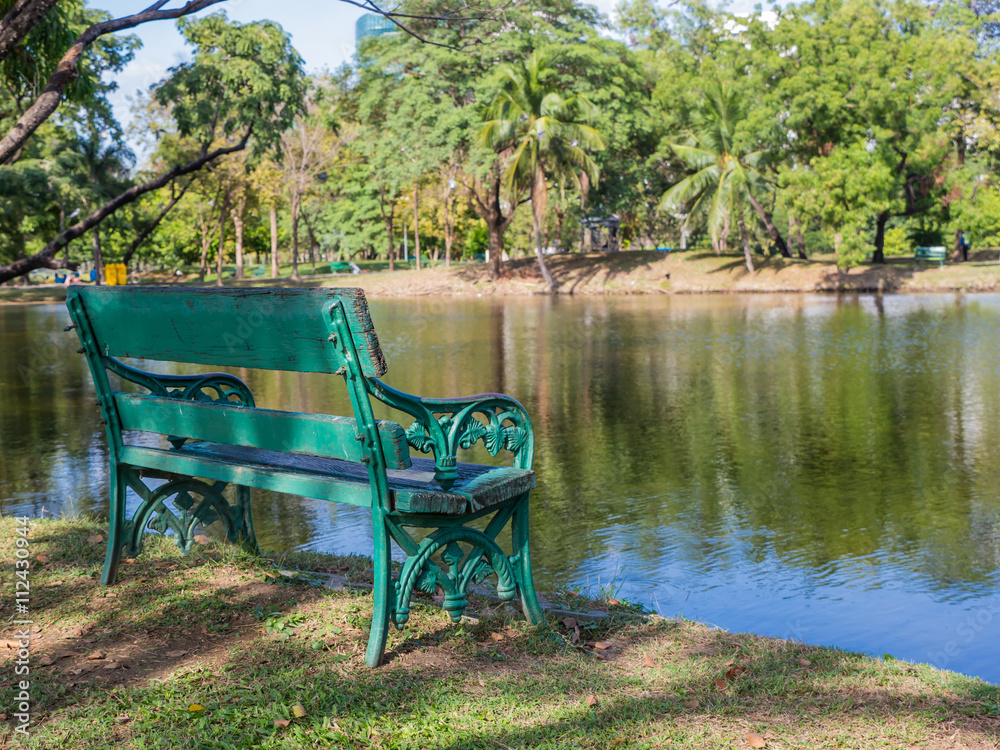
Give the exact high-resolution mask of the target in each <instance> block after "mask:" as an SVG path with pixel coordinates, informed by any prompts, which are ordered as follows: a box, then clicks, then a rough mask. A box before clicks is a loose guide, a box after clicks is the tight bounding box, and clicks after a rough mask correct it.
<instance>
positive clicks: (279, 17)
mask: <svg viewBox="0 0 1000 750" xmlns="http://www.w3.org/2000/svg"><path fill="white" fill-rule="evenodd" d="M150 2H151V0H132V2H128V1H127V0H91V2H90V4H91V5H92V6H94V7H97V8H100V9H102V10H106V11H108V12H109V13H111V14H112V15H113V16H115V17H116V18H120V17H122V16H127V15H131V14H132V13H137V12H139V11H141V10H144V9H145V8H146V7H148V6H149V4H150ZM182 2H183V0H170V2H169V3H168V4H167V6H166V7H168V8H176V7H180V5H182ZM617 2H618V0H593V1H592V4H593V5H596V6H597V8H598V9H599V10H600V11H601V12H602V13H604V14H606V15H610V14H611V13H612V12H613V10H614V6H615V5H617ZM661 2H662V0H661ZM753 4H754V0H734V2H733V3H732V4H731V8H730V9H731V10H733V11H734V12H749V11H750V10H751V8H752V6H753ZM220 10H222V11H225V12H226V15H228V16H229V18H230V19H232V20H236V21H240V22H241V23H247V22H249V21H259V20H263V19H269V20H271V21H275V22H277V23H279V24H281V26H282V27H283V28H284V29H285V31H286V32H288V34H289V35H290V36H291V38H292V45H293V46H294V47H295V49H296V50H298V52H299V54H300V55H302V58H303V60H305V69H306V72H307V73H315V72H319V71H321V70H323V69H324V68H326V69H329V70H334V69H336V68H337V67H338V66H339V65H341V64H342V63H344V62H346V61H348V60H349V59H350V58H351V56H352V55H353V54H354V24H355V22H356V21H357V20H358V18H360V17H361V16H362V15H363V14H364V12H365V11H363V10H361V9H360V8H357V7H355V6H353V5H349V4H347V3H344V2H338V1H337V0H284V2H281V1H279V2H275V0H227V1H226V2H224V3H219V4H218V5H214V6H212V7H210V8H208V9H206V10H205V11H202V13H201V14H198V15H208V14H209V13H216V12H218V11H220ZM130 33H133V34H135V35H137V36H138V37H139V38H140V39H141V40H142V49H140V50H138V51H137V52H136V55H135V59H134V60H133V61H132V62H131V63H130V64H129V65H128V67H126V68H125V70H124V71H122V72H121V73H120V74H118V76H117V77H116V81H117V83H118V87H119V88H118V90H117V91H116V92H115V93H114V94H113V95H112V96H111V97H110V98H111V101H112V104H113V105H114V107H115V115H116V116H117V118H118V121H119V122H120V123H121V124H122V125H123V126H127V125H128V123H129V122H130V121H131V119H132V118H131V116H130V114H129V110H130V104H129V99H130V98H131V97H132V96H134V94H135V92H136V91H137V90H146V89H148V88H149V86H150V85H152V84H153V83H156V82H157V81H159V80H161V79H162V78H164V77H165V76H166V74H167V70H168V69H169V68H170V67H171V66H173V65H177V64H178V63H181V62H184V61H185V60H186V59H188V57H189V52H190V48H189V47H187V46H186V45H185V44H184V40H183V39H182V38H181V35H180V34H179V33H178V31H177V26H176V21H156V22H153V23H147V24H143V25H141V26H138V27H136V28H135V29H132V30H131V32H130Z"/></svg>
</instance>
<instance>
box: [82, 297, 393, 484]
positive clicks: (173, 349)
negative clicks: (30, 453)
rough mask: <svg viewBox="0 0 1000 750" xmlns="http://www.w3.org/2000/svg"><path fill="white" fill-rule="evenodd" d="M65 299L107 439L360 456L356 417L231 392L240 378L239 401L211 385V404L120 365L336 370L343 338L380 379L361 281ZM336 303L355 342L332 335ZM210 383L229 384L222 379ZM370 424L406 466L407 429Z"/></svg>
mask: <svg viewBox="0 0 1000 750" xmlns="http://www.w3.org/2000/svg"><path fill="white" fill-rule="evenodd" d="M338 303H339V305H338ZM67 306H68V307H69V309H70V314H71V315H72V316H73V319H74V321H75V322H76V323H77V325H78V326H81V331H80V336H81V340H83V342H84V347H85V349H86V350H87V354H88V357H89V359H90V362H91V368H92V371H93V374H94V381H95V385H96V386H97V390H98V396H99V398H100V399H101V405H102V407H103V408H104V410H105V412H106V414H107V415H108V417H109V428H110V429H112V432H113V433H114V435H113V437H114V438H115V440H114V442H116V443H118V444H121V431H127V430H138V431H143V432H155V433H160V434H163V435H169V436H171V437H172V438H185V439H196V440H207V441H211V442H221V443H227V444H231V445H243V446H253V447H257V448H262V449H265V450H277V451H284V452H290V453H306V454H310V455H317V456H324V457H329V458H340V459H344V460H348V461H360V460H362V459H363V458H364V456H365V448H364V445H363V444H362V443H361V442H360V441H359V435H360V432H361V431H360V430H359V428H358V425H357V423H356V421H355V420H354V419H349V418H345V417H336V416H327V415H314V414H297V413H294V412H280V411H272V410H268V409H257V408H254V406H253V400H252V396H250V395H249V392H246V395H239V394H240V392H242V391H245V390H246V389H245V388H240V387H238V388H237V389H236V391H233V393H234V394H236V400H235V401H231V400H229V397H223V396H222V394H221V392H219V390H218V389H216V392H217V393H218V394H219V396H220V397H219V398H218V399H217V400H215V401H214V402H213V401H205V400H199V399H201V398H202V396H201V394H198V393H194V392H192V393H191V394H189V396H188V397H187V398H180V397H179V396H180V393H181V391H180V390H178V389H176V388H175V387H174V386H173V385H171V383H175V382H176V381H172V380H171V378H170V376H166V377H164V376H156V375H154V374H152V373H142V372H140V371H134V370H131V368H129V367H125V366H123V365H122V364H121V363H119V362H117V359H118V358H120V357H133V358H141V359H152V360H164V361H170V362H185V363H192V364H203V365H222V366H231V367H247V368H259V369H267V370H290V371H295V372H325V373H334V372H336V371H337V369H338V368H339V367H340V366H341V365H343V364H344V362H345V359H344V356H343V354H342V351H343V346H342V345H348V348H349V349H350V351H351V352H352V353H353V356H354V357H356V360H355V361H356V362H357V363H358V366H359V367H360V370H361V373H359V374H363V375H365V376H368V377H377V376H380V375H383V374H384V373H385V372H386V365H385V359H384V358H383V356H382V350H381V348H380V347H379V343H378V337H377V336H376V334H375V329H374V326H373V325H372V322H371V318H370V317H369V315H368V305H367V302H366V300H365V295H364V292H363V291H362V290H361V289H201V288H199V289H163V288H159V287H126V288H102V287H75V288H71V289H69V290H68V292H67ZM338 307H339V308H340V309H342V310H343V313H344V318H346V322H347V326H348V329H349V330H350V336H351V342H337V341H334V340H331V332H332V331H333V330H334V329H335V326H334V325H333V324H332V322H331V320H332V317H331V316H332V314H333V311H334V309H336V308H338ZM84 329H85V330H84ZM341 330H342V329H341ZM106 370H111V371H113V372H116V373H117V374H119V375H121V376H123V377H125V378H126V379H129V380H133V381H134V382H138V383H140V384H142V385H145V386H146V387H147V388H149V389H150V390H151V391H154V392H153V393H152V394H151V395H144V396H139V395H131V394H125V393H119V392H115V391H112V390H111V388H110V385H109V381H108V379H107V375H106V372H105V371H106ZM209 377H210V378H211V376H209ZM222 377H223V378H225V377H231V376H222ZM231 379H232V382H233V383H235V384H237V386H242V383H240V381H239V380H238V379H236V378H231ZM144 380H145V382H144ZM192 380H193V381H197V380H198V378H197V377H195V378H193V379H192ZM206 382H207V381H206ZM214 382H222V383H223V386H225V385H226V381H224V380H223V381H219V378H216V379H215V381H214ZM147 383H151V384H152V385H148V384H147ZM209 389H211V386H209ZM181 390H183V389H181ZM155 391H159V392H155ZM355 400H356V399H355ZM355 408H357V405H356V406H355ZM366 413H367V414H368V415H369V419H365V420H364V421H366V422H368V424H372V422H371V420H370V406H369V407H368V408H367V409H366ZM375 429H376V430H377V437H378V441H379V443H380V444H381V446H382V452H383V455H384V457H385V461H386V465H387V467H388V468H406V467H408V466H409V465H410V459H409V448H408V446H407V443H406V437H405V434H404V433H403V429H402V428H401V427H400V426H399V425H398V424H396V423H393V422H379V423H377V424H376V425H375ZM373 437H374V435H373Z"/></svg>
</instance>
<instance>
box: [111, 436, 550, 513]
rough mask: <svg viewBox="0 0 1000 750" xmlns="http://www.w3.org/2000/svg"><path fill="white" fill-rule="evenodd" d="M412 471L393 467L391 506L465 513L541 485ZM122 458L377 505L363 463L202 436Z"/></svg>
mask: <svg viewBox="0 0 1000 750" xmlns="http://www.w3.org/2000/svg"><path fill="white" fill-rule="evenodd" d="M411 461H412V465H411V466H410V468H408V469H389V470H388V471H387V472H386V474H387V476H388V478H389V487H388V489H389V500H390V503H391V508H392V510H393V511H396V512H400V513H433V514H445V515H453V516H458V515H466V514H469V513H477V512H479V511H481V510H485V509H487V508H490V507H492V506H494V505H498V504H500V503H503V502H505V501H507V500H512V499H513V498H516V497H518V496H520V495H522V494H524V493H525V492H528V491H529V490H531V489H534V487H535V472H533V471H530V470H527V469H514V468H508V467H504V466H484V465H482V464H466V463H459V464H458V465H457V467H456V468H457V470H458V479H457V480H456V481H455V484H454V485H452V487H451V488H450V489H449V490H448V491H444V490H442V489H441V488H440V487H439V486H438V484H437V482H436V481H435V480H434V461H433V459H429V458H413V459H411ZM122 462H123V463H126V464H129V465H131V466H135V467H137V468H141V469H153V470H154V471H160V472H164V473H173V472H176V473H181V474H186V475H189V476H200V477H204V478H205V479H212V480H215V481H224V482H228V483H231V484H239V485H242V486H244V487H257V488H260V489H270V490H274V491H276V492H288V491H289V488H290V487H292V486H294V487H296V488H297V489H298V490H299V492H298V494H301V495H303V496H305V497H314V498H317V499H319V500H332V499H334V498H335V499H336V500H337V501H339V502H344V503H348V504H351V505H360V506H369V505H371V489H370V488H369V485H368V470H367V469H366V468H365V465H364V464H360V463H356V462H354V461H341V460H338V459H336V458H320V457H319V456H308V455H303V454H296V453H282V452H279V451H269V450H262V449H260V448H247V447H244V446H239V445H227V444H225V443H211V442H207V441H203V440H199V441H194V442H188V443H185V444H184V445H183V446H182V447H181V448H180V449H179V450H166V449H159V448H145V447H140V446H134V445H129V446H124V447H123V450H122Z"/></svg>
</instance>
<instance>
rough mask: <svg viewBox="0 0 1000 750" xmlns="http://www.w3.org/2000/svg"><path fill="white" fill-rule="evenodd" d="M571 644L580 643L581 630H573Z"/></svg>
mask: <svg viewBox="0 0 1000 750" xmlns="http://www.w3.org/2000/svg"><path fill="white" fill-rule="evenodd" d="M569 642H570V643H579V642H580V628H573V635H572V636H571V637H570V639H569Z"/></svg>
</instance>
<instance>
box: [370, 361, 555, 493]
mask: <svg viewBox="0 0 1000 750" xmlns="http://www.w3.org/2000/svg"><path fill="white" fill-rule="evenodd" d="M366 382H367V383H368V391H369V393H371V395H372V396H374V397H375V398H377V399H378V400H379V401H381V402H382V403H384V404H387V405H389V406H391V407H392V408H394V409H398V410H399V411H402V412H405V413H406V414H409V415H410V416H412V417H414V419H415V420H416V421H414V423H413V424H412V425H410V427H409V429H407V430H406V442H407V443H408V444H409V445H410V446H411V447H413V448H415V449H416V450H418V451H420V452H421V453H430V452H432V451H433V453H434V479H435V480H437V483H438V484H439V485H441V487H442V488H444V489H446V490H447V489H449V488H450V487H451V486H452V485H453V484H454V483H455V480H456V479H457V478H458V472H457V470H456V467H457V463H458V461H457V459H456V454H457V452H458V449H459V448H471V447H472V446H473V445H475V444H476V443H477V442H478V441H480V440H482V441H483V444H484V445H485V446H486V450H488V451H489V452H490V455H493V456H495V455H497V454H498V453H499V452H500V451H502V450H506V451H509V452H511V453H513V454H514V466H515V467H516V468H519V469H530V468H531V462H532V458H533V456H534V451H535V436H534V432H533V430H532V428H531V419H530V418H529V417H528V412H527V411H525V409H524V407H523V406H521V404H519V403H518V402H517V401H515V400H514V399H512V398H511V397H510V396H505V395H503V394H502V393H482V394H479V395H478V396H468V397H465V398H421V397H420V396H412V395H410V394H408V393H403V392H402V391H397V390H396V389H395V388H390V387H389V386H387V385H386V384H385V383H383V382H382V381H380V380H378V379H377V378H367V379H366Z"/></svg>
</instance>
